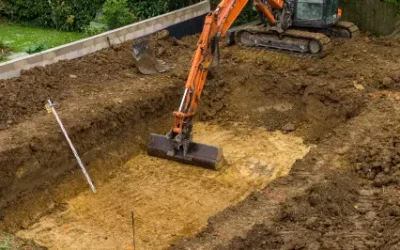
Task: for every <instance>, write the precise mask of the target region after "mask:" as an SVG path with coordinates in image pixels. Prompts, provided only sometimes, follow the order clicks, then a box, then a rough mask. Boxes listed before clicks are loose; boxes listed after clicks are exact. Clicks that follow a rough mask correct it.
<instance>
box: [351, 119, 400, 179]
mask: <svg viewBox="0 0 400 250" xmlns="http://www.w3.org/2000/svg"><path fill="white" fill-rule="evenodd" d="M399 132H400V127H399V126H398V125H397V124H393V126H390V127H388V128H387V131H386V133H383V134H380V135H377V136H376V137H375V138H373V139H369V140H367V141H365V142H364V144H363V145H360V146H359V147H358V148H357V149H356V150H355V151H354V152H353V155H352V161H353V163H354V164H355V170H356V172H357V173H358V174H360V175H361V176H362V177H365V178H367V179H369V180H372V181H373V184H374V185H375V186H376V187H382V186H387V185H390V184H393V185H398V184H400V138H399V136H398V135H399Z"/></svg>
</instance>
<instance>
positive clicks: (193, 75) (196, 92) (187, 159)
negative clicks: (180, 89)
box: [148, 0, 284, 169]
mask: <svg viewBox="0 0 400 250" xmlns="http://www.w3.org/2000/svg"><path fill="white" fill-rule="evenodd" d="M248 1H249V0H222V2H221V3H220V4H219V5H218V7H217V8H216V10H215V11H212V12H210V13H209V14H208V15H207V16H206V18H205V23H204V27H203V31H202V33H201V35H200V39H199V41H198V43H197V49H196V52H195V55H194V57H193V61H192V66H191V68H190V73H189V77H188V79H187V82H186V85H185V91H184V94H183V97H182V101H181V103H180V106H179V109H178V110H177V111H175V112H174V113H173V118H174V124H173V127H172V129H171V131H170V132H169V133H168V134H167V136H160V135H155V134H152V135H151V137H150V140H149V145H148V154H149V155H152V156H157V157H160V158H166V159H170V160H175V161H180V162H184V163H188V164H193V165H200V166H202V167H207V168H212V169H216V168H217V165H219V164H218V161H220V159H221V150H220V149H218V148H216V147H213V146H208V145H204V144H199V143H194V142H192V138H191V132H192V127H193V123H192V119H193V116H194V115H195V114H196V112H197V110H198V107H199V102H200V98H201V93H202V91H203V88H204V85H205V83H206V80H207V74H208V72H209V68H210V65H211V63H212V62H213V60H214V59H215V58H216V57H218V56H219V49H218V44H219V39H220V38H221V37H223V36H225V34H226V32H227V31H228V29H229V28H230V26H231V25H232V24H233V22H234V21H235V20H236V18H237V17H238V16H239V14H240V13H241V12H242V10H243V8H244V7H245V6H246V4H247V3H248ZM268 1H271V2H272V1H273V2H274V3H275V4H276V5H279V6H282V4H283V1H284V0H268ZM281 2H282V3H281ZM254 4H255V6H256V7H257V9H258V10H259V11H262V12H263V13H264V14H265V15H267V17H268V16H269V18H268V20H269V21H271V22H273V20H274V19H273V18H274V17H273V14H272V13H271V11H270V10H269V9H268V8H267V7H266V5H265V4H264V2H263V0H254Z"/></svg>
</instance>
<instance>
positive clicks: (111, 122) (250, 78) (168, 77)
mask: <svg viewBox="0 0 400 250" xmlns="http://www.w3.org/2000/svg"><path fill="white" fill-rule="evenodd" d="M196 39H197V38H196V37H187V38H185V39H183V41H179V42H177V41H176V40H174V39H169V40H165V41H160V42H159V44H157V46H158V50H157V51H158V52H157V53H158V54H159V56H160V58H161V59H163V60H164V61H166V62H167V63H169V64H171V66H172V69H171V70H170V71H169V72H167V73H164V74H160V75H157V76H142V75H140V74H138V73H137V71H136V69H135V66H134V63H133V60H132V58H131V56H130V52H129V45H128V44H125V45H123V46H115V47H113V48H109V49H106V50H103V51H101V52H98V53H95V54H93V55H91V56H88V57H85V58H81V59H76V60H71V61H65V62H60V63H57V64H54V65H51V66H49V67H46V68H37V69H33V70H30V71H28V72H24V74H23V75H22V76H21V77H19V78H15V79H11V80H2V81H0V86H1V95H3V98H0V109H1V110H0V111H1V113H2V117H1V118H0V124H1V129H0V130H2V131H0V141H1V144H0V145H1V146H0V156H1V157H0V163H1V164H0V166H1V168H0V177H1V178H0V180H1V181H0V191H1V194H2V195H1V199H0V201H1V202H0V207H1V210H0V213H1V218H2V219H1V221H0V228H1V229H3V230H6V231H9V232H18V235H19V236H21V237H23V238H25V239H26V238H32V239H33V240H34V241H35V242H38V243H40V244H41V245H43V246H45V247H48V248H49V249H65V248H66V247H68V246H69V247H71V249H102V248H104V249H121V246H122V245H123V246H124V248H125V249H132V247H131V246H130V245H129V242H130V239H131V238H130V237H131V231H130V230H131V229H130V224H129V222H130V218H129V215H130V210H131V209H134V208H135V209H136V210H137V211H138V216H139V218H138V242H139V243H140V244H141V246H142V248H143V249H161V248H165V247H166V246H168V245H169V244H173V246H172V247H171V248H174V249H214V248H215V249H265V248H268V249H397V248H396V247H398V246H397V245H396V244H398V243H397V240H396V239H397V238H395V237H392V236H391V235H393V234H396V230H397V229H396V225H397V224H398V216H400V213H399V212H398V209H399V205H400V204H398V202H397V199H396V198H397V197H398V196H399V193H398V190H397V186H398V173H399V172H400V171H398V163H399V162H398V161H397V160H398V159H397V158H398V157H399V155H398V152H400V151H398V146H399V145H398V144H399V143H398V139H397V134H398V132H399V129H398V128H399V127H398V125H397V124H399V122H398V121H399V118H400V117H399V116H398V114H397V113H398V110H397V109H398V100H399V98H398V96H397V91H398V90H399V84H400V71H399V70H398V63H400V59H399V58H400V45H399V44H398V43H395V42H389V41H385V40H380V39H374V38H370V37H367V36H361V37H359V38H356V39H354V40H351V41H343V40H335V41H334V45H335V50H334V52H333V53H332V54H330V55H327V56H326V57H325V58H323V59H312V58H297V57H291V56H288V55H285V54H279V53H277V52H260V51H247V50H243V49H240V48H237V47H229V48H223V49H222V53H221V55H222V58H221V65H220V66H219V67H218V68H216V69H213V70H212V74H211V76H210V79H209V81H208V84H207V86H206V88H205V91H204V95H203V99H202V104H201V111H200V112H199V113H200V114H199V116H198V118H199V120H200V121H201V122H200V123H198V125H197V126H195V138H198V139H200V140H204V142H208V143H214V144H215V143H216V144H220V145H222V146H223V147H224V148H226V149H227V157H228V163H229V164H228V166H227V167H226V168H225V170H223V171H222V172H221V173H214V172H208V171H206V170H202V169H197V168H191V167H186V166H181V165H179V164H176V163H170V162H166V161H161V160H160V161H159V160H153V159H152V158H149V157H147V156H145V155H144V154H143V152H144V149H145V146H146V140H147V137H148V135H149V133H150V132H158V133H165V132H167V131H168V129H169V126H170V121H171V117H170V113H171V111H172V110H174V108H176V106H177V104H178V103H179V100H180V98H181V96H180V95H181V92H182V89H183V85H184V83H185V80H186V75H187V70H188V66H189V63H190V59H191V56H192V53H193V47H194V44H195V43H196ZM49 98H50V99H52V100H53V101H54V102H56V103H57V104H58V107H57V108H58V109H59V111H60V112H59V113H60V116H61V118H62V120H63V121H64V123H65V125H66V127H67V129H68V131H69V133H70V135H71V138H72V139H73V141H74V142H75V143H76V146H77V148H78V151H79V152H80V153H81V155H82V157H83V160H84V162H85V163H86V165H88V169H89V173H90V175H91V177H92V179H94V180H95V184H96V186H97V187H98V189H99V190H100V193H99V195H96V196H93V195H91V194H90V193H89V191H88V187H87V185H86V183H85V181H84V178H83V177H82V175H81V173H80V171H79V169H78V168H77V167H76V164H75V161H74V159H73V156H71V154H70V152H69V149H68V146H67V144H66V143H65V142H64V140H63V138H62V135H61V134H60V132H59V128H58V127H57V124H56V123H55V121H54V118H53V117H52V116H51V115H49V114H46V112H45V110H44V104H45V103H46V100H47V99H49ZM277 130H281V131H282V132H283V133H284V134H282V133H280V132H272V131H277ZM274 133H278V134H274ZM255 135H257V136H255ZM196 136H197V137H196ZM303 139H304V141H305V142H306V143H308V144H309V147H311V150H310V152H309V153H307V151H308V149H307V148H308V147H307V146H306V145H304V144H303ZM269 144H270V145H269ZM241 149H243V150H242V151H240V150H241ZM306 153H307V155H306V156H305V157H304V158H303V156H304V154H306ZM301 158H303V159H302V160H299V159H301ZM296 159H298V160H297V161H296V162H295V163H294V165H293V162H294V161H295V160H296ZM279 164H282V165H279ZM292 165H293V168H292V170H291V171H290V173H289V169H290V168H291V166H292ZM164 168H165V169H164ZM185 169H186V170H185ZM272 170H273V172H272V173H274V174H272V175H271V171H272ZM287 174H289V176H287V177H284V176H286V175H287ZM270 175H271V176H270ZM268 176H269V177H268ZM266 177H268V178H266ZM277 177H282V178H279V179H277V180H275V181H273V182H271V183H270V181H271V180H272V179H275V178H277ZM265 178H266V179H265ZM268 183H269V184H268ZM267 184H268V185H267ZM266 185H267V186H266ZM265 186H266V187H265ZM382 186H384V187H385V188H384V189H382V188H377V187H382ZM264 187H265V189H264ZM208 190H209V192H207V191H208ZM253 191H255V193H253V194H252V195H250V196H248V197H247V198H246V199H244V198H245V197H246V196H247V195H248V194H250V193H251V192H253ZM161 194H162V196H160V195H161ZM243 199H244V200H243ZM242 200H243V201H242ZM93 204H96V205H95V207H96V209H93V207H92V206H93ZM177 204H179V205H178V206H177ZM229 206H230V207H229ZM227 207H229V208H227ZM155 208H157V209H155ZM207 208H209V209H207ZM225 208H227V209H225ZM224 209H225V210H224ZM221 210H223V211H221ZM219 211H221V212H219ZM218 212H219V213H218ZM214 214H216V215H214ZM213 215H214V216H213ZM210 216H211V218H210V219H209V222H208V225H207V226H206V220H207V218H208V217H210ZM396 223H397V224H396ZM154 225H157V226H156V227H155V226H154ZM202 227H204V229H203V230H200V229H201V228H202ZM199 231H200V232H199ZM196 232H199V233H198V234H197V235H195V236H194V237H191V238H190V237H189V238H186V237H188V236H193V235H194V234H195V233H196ZM376 232H378V233H376ZM77 238H79V244H76V242H77V241H76V240H74V239H77ZM93 242H96V243H93ZM338 242H339V243H338ZM74 244H76V245H74Z"/></svg>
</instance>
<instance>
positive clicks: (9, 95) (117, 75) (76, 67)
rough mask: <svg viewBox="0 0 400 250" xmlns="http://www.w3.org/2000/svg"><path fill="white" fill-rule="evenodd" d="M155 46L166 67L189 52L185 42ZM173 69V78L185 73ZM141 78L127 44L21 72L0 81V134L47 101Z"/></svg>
mask: <svg viewBox="0 0 400 250" xmlns="http://www.w3.org/2000/svg"><path fill="white" fill-rule="evenodd" d="M156 45H157V55H158V56H159V58H162V59H165V60H166V61H167V62H169V63H171V62H172V63H173V62H174V61H185V60H184V59H183V60H182V59H178V58H179V57H180V56H182V53H185V51H186V52H187V51H188V50H189V51H190V49H188V48H187V47H188V46H187V45H186V43H185V42H176V39H173V38H170V39H164V40H160V41H158V42H157V44H156ZM178 51H179V53H177V52H178ZM188 54H190V52H189V53H188ZM189 59H190V58H188V60H189ZM175 66H176V67H175V68H174V69H173V73H174V72H175V75H181V73H176V72H180V69H181V68H182V69H183V68H184V69H186V68H185V66H186V65H175ZM141 77H143V76H141V75H140V74H137V69H136V68H135V65H134V60H133V58H132V55H131V43H124V44H122V45H118V46H112V47H110V48H108V49H105V50H102V51H99V52H97V53H94V54H90V55H88V56H85V57H83V58H78V59H74V60H69V61H61V62H58V63H56V64H52V65H49V66H47V67H36V68H34V69H31V70H29V71H23V72H22V75H21V76H20V77H18V78H13V79H9V80H0V92H1V93H0V113H1V114H2V115H1V116H0V130H5V129H7V128H10V127H12V126H14V125H16V124H18V123H21V122H23V121H25V120H27V119H29V118H32V116H33V115H35V114H36V113H37V112H39V111H42V110H43V109H44V105H45V103H46V101H47V100H48V99H52V100H54V101H57V102H62V101H64V100H66V99H68V98H71V97H74V96H76V97H78V96H80V97H84V96H89V95H93V94H96V93H99V92H100V91H102V90H103V89H105V88H106V87H107V86H108V84H109V82H110V81H113V80H120V81H121V82H127V81H129V80H132V79H137V80H139V79H140V78H141ZM182 85H183V84H182Z"/></svg>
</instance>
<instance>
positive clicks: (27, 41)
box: [0, 22, 86, 52]
mask: <svg viewBox="0 0 400 250" xmlns="http://www.w3.org/2000/svg"><path fill="white" fill-rule="evenodd" d="M84 37H86V35H85V34H83V33H75V32H61V31H57V30H53V29H42V28H36V27H28V26H24V25H21V24H12V23H7V22H0V42H2V43H3V44H5V45H6V46H8V47H11V48H12V50H13V52H24V51H25V52H26V51H27V50H29V48H30V49H31V50H32V48H37V47H43V48H42V49H47V48H52V47H56V46H59V45H62V44H66V43H69V42H73V41H76V40H79V39H82V38H84Z"/></svg>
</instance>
